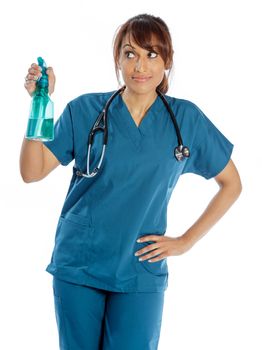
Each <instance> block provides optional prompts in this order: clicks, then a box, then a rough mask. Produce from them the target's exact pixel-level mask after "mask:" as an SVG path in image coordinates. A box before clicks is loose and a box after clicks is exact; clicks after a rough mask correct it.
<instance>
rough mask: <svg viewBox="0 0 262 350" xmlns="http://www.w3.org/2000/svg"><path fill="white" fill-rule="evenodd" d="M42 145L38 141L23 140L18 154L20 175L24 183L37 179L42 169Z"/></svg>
mask: <svg viewBox="0 0 262 350" xmlns="http://www.w3.org/2000/svg"><path fill="white" fill-rule="evenodd" d="M43 162H44V159H43V144H42V142H39V141H34V140H27V139H26V138H24V139H23V143H22V147H21V152H20V173H21V176H22V178H23V180H24V181H25V182H30V181H31V179H34V178H39V176H40V175H41V173H42V169H43Z"/></svg>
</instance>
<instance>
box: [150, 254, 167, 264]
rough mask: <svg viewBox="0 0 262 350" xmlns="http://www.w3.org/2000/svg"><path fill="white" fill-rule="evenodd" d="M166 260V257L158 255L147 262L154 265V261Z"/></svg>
mask: <svg viewBox="0 0 262 350" xmlns="http://www.w3.org/2000/svg"><path fill="white" fill-rule="evenodd" d="M166 258H167V256H166V255H165V254H160V255H158V257H156V258H151V259H149V260H148V262H150V263H154V262H156V261H160V260H164V259H166Z"/></svg>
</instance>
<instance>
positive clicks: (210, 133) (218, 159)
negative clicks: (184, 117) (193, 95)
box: [182, 106, 234, 179]
mask: <svg viewBox="0 0 262 350" xmlns="http://www.w3.org/2000/svg"><path fill="white" fill-rule="evenodd" d="M196 108H197V117H198V121H197V126H196V131H195V139H194V145H193V147H192V150H191V155H190V157H189V158H188V159H187V160H186V165H185V167H184V169H183V172H182V173H183V174H184V173H194V174H197V175H200V176H203V177H204V178H206V179H210V178H212V177H214V176H217V175H218V174H219V173H220V172H221V171H222V170H223V169H224V168H225V166H226V165H227V163H228V161H229V160H230V157H231V153H232V151H233V147H234V145H233V144H232V143H231V142H230V141H229V140H228V139H227V138H226V137H225V136H224V135H223V134H222V132H221V131H220V130H218V128H217V127H216V126H215V125H214V124H213V123H212V122H211V120H209V119H208V117H207V116H206V115H205V114H204V113H203V112H202V111H201V110H200V109H199V108H198V107H197V106H196Z"/></svg>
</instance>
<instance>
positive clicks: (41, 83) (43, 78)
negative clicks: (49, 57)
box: [37, 57, 48, 87]
mask: <svg viewBox="0 0 262 350" xmlns="http://www.w3.org/2000/svg"><path fill="white" fill-rule="evenodd" d="M37 62H38V65H39V66H40V67H41V68H42V72H41V73H42V76H41V78H40V79H39V80H38V82H37V85H38V86H40V87H47V86H48V75H47V74H46V69H47V66H46V63H45V61H44V60H43V58H42V57H37Z"/></svg>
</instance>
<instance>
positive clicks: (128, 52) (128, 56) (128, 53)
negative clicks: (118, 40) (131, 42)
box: [125, 51, 135, 58]
mask: <svg viewBox="0 0 262 350" xmlns="http://www.w3.org/2000/svg"><path fill="white" fill-rule="evenodd" d="M130 54H131V57H130ZM125 55H126V57H127V58H132V55H133V57H134V56H135V54H134V52H132V51H125Z"/></svg>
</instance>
